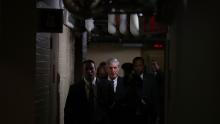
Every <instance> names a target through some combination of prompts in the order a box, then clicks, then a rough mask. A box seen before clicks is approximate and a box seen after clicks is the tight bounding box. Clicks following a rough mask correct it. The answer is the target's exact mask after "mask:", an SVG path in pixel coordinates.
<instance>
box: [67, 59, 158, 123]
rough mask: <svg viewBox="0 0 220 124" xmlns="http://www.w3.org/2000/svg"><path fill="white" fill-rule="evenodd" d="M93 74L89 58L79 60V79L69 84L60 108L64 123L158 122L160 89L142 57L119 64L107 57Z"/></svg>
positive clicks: (93, 65)
mask: <svg viewBox="0 0 220 124" xmlns="http://www.w3.org/2000/svg"><path fill="white" fill-rule="evenodd" d="M103 65H104V72H106V74H104V75H102V76H100V74H98V73H97V69H96V64H95V62H94V61H93V60H85V61H84V62H83V78H82V80H81V81H79V82H77V83H74V84H73V85H72V86H70V89H69V93H68V96H67V100H66V105H65V109H64V122H65V124H124V123H135V124H159V120H160V88H159V82H158V81H157V78H155V76H154V75H153V74H150V73H148V72H147V71H146V68H145V62H144V59H143V58H142V57H136V58H134V59H133V62H132V63H131V64H127V65H123V66H122V68H123V70H124V76H123V77H120V76H119V69H120V62H119V61H118V59H116V58H111V59H109V60H107V61H106V63H103Z"/></svg>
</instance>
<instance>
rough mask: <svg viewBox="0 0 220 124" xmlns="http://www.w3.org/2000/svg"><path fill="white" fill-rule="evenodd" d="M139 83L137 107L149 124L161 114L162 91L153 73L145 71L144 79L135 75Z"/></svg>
mask: <svg viewBox="0 0 220 124" xmlns="http://www.w3.org/2000/svg"><path fill="white" fill-rule="evenodd" d="M134 80H135V82H136V84H137V86H136V88H137V89H136V90H137V109H139V110H140V111H139V114H140V115H142V116H145V119H146V120H147V122H148V124H153V123H155V121H156V119H157V118H158V116H159V115H160V114H159V113H160V94H159V93H160V92H159V86H158V83H157V82H156V79H155V77H154V76H153V75H152V74H149V73H144V75H143V80H142V79H141V78H140V76H137V75H134Z"/></svg>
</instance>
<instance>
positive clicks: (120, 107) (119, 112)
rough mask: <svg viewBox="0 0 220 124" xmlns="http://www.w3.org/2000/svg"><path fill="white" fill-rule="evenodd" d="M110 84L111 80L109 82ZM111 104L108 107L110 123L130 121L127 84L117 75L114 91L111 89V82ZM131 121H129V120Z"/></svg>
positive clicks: (117, 123) (129, 101)
mask: <svg viewBox="0 0 220 124" xmlns="http://www.w3.org/2000/svg"><path fill="white" fill-rule="evenodd" d="M111 84H112V82H111ZM111 96H112V103H113V104H112V106H111V108H110V115H109V116H110V119H111V123H112V124H121V123H127V122H130V120H129V119H131V118H132V117H131V104H130V103H131V101H132V100H131V99H130V98H132V97H131V96H130V92H129V85H127V84H126V83H125V82H124V78H122V77H118V79H117V87H116V92H115V93H114V91H113V84H112V95H111ZM130 123H131V122H130Z"/></svg>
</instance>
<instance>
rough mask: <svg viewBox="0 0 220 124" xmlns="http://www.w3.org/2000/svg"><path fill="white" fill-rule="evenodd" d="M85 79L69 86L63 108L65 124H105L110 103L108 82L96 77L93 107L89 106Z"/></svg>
mask: <svg viewBox="0 0 220 124" xmlns="http://www.w3.org/2000/svg"><path fill="white" fill-rule="evenodd" d="M85 85H86V83H85V81H84V80H81V81H80V82H78V83H76V84H73V85H72V86H70V89H69V93H68V96H67V100H66V105H65V108H64V123H65V124H100V123H102V124H105V121H107V115H106V111H107V109H108V106H109V105H110V104H111V103H110V99H109V97H108V96H109V95H110V91H111V89H110V87H111V86H110V84H109V83H108V82H106V81H104V80H100V79H98V78H97V79H96V92H97V96H96V98H95V103H96V105H95V107H94V106H91V104H90V101H89V100H88V97H87V94H86V89H85Z"/></svg>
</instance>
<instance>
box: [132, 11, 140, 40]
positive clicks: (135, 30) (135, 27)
mask: <svg viewBox="0 0 220 124" xmlns="http://www.w3.org/2000/svg"><path fill="white" fill-rule="evenodd" d="M130 32H131V34H133V35H134V36H137V35H139V20H138V15H137V14H131V15H130Z"/></svg>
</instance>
